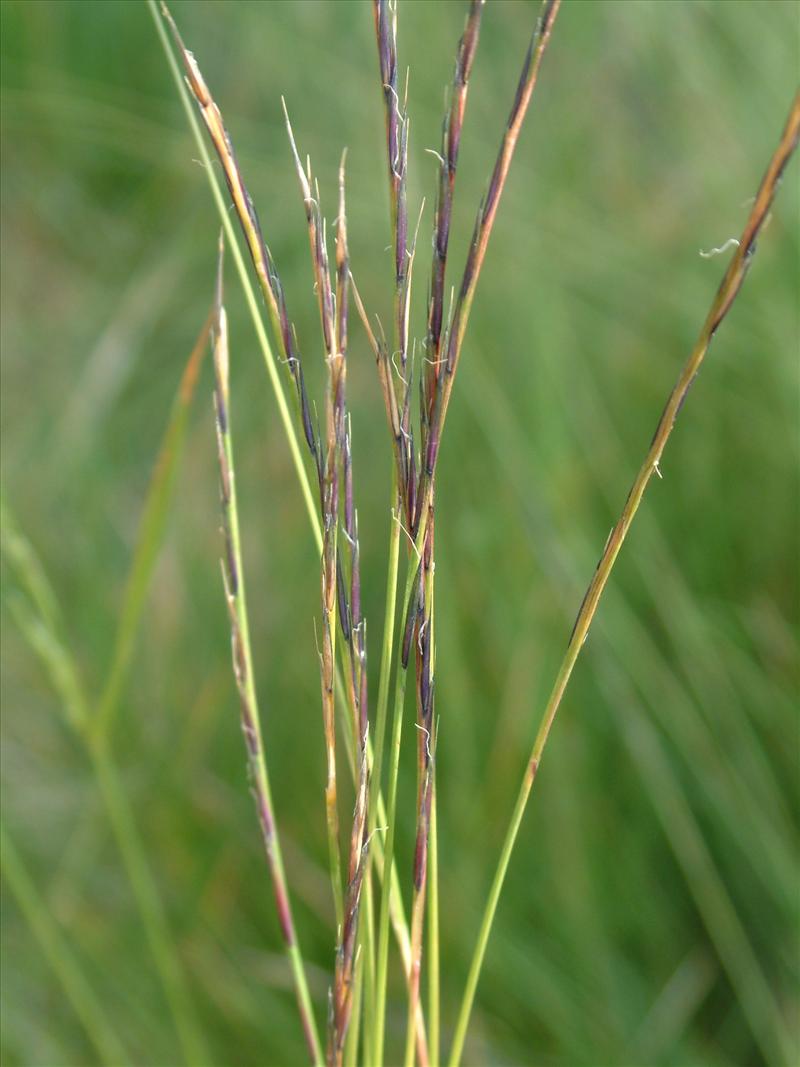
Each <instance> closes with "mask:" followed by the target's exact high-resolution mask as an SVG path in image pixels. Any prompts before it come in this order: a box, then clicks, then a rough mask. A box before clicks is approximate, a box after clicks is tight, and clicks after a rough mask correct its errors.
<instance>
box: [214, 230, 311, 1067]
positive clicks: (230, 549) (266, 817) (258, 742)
mask: <svg viewBox="0 0 800 1067" xmlns="http://www.w3.org/2000/svg"><path fill="white" fill-rule="evenodd" d="M219 256H220V259H219V274H218V281H217V300H216V312H215V328H214V374H215V390H214V407H215V412H216V430H217V450H218V456H219V468H220V501H221V506H222V527H223V532H224V538H225V555H224V561H223V577H224V580H225V599H226V603H227V605H228V610H229V613H230V620H231V648H232V654H233V668H234V675H235V678H236V685H237V688H238V690H239V698H240V703H241V716H242V732H243V734H244V738H245V743H246V748H247V758H248V766H249V770H250V777H251V781H252V784H253V791H254V795H255V800H256V808H257V812H258V818H259V823H260V826H261V833H262V838H263V842H264V851H265V853H266V857H267V863H268V865H269V870H270V876H271V879H272V884H273V889H274V892H275V903H276V906H277V910H278V919H279V923H280V927H281V933H282V935H283V939H284V943H285V947H286V955H287V958H288V961H289V967H290V970H291V973H292V979H293V982H294V986H295V993H296V996H297V1005H298V1009H299V1012H300V1019H301V1023H302V1027H303V1033H304V1036H305V1040H306V1045H307V1046H308V1051H309V1054H310V1056H311V1059H312V1062H313V1063H315V1064H321V1063H322V1047H321V1045H320V1041H319V1036H318V1034H317V1027H316V1023H315V1021H314V1011H313V1007H312V1004H311V997H310V994H309V990H308V983H307V981H306V975H305V968H304V965H303V957H302V953H301V951H300V946H299V944H298V941H297V934H296V932H295V925H294V918H293V916H292V908H291V902H290V898H289V889H288V885H287V881H286V873H285V869H284V865H283V855H282V852H281V846H280V838H279V835H278V829H277V825H276V821H275V815H274V807H273V803H272V792H271V788H270V783H269V774H268V771H267V761H266V756H265V752H264V742H263V737H262V734H261V718H260V714H259V708H258V696H257V694H256V687H255V676H254V674H253V656H252V649H251V645H250V627H249V620H248V614H247V599H246V592H245V578H244V566H243V560H242V546H241V536H240V532H239V509H238V504H237V496H236V476H235V466H234V460H233V444H232V440H231V419H230V402H229V401H230V391H229V355H228V329H227V316H226V313H225V307H224V304H223V298H222V256H223V245H222V237H221V236H220V249H219Z"/></svg>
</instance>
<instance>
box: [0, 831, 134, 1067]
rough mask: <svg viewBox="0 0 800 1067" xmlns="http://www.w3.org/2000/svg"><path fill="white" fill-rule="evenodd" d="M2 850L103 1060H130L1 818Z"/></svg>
mask: <svg viewBox="0 0 800 1067" xmlns="http://www.w3.org/2000/svg"><path fill="white" fill-rule="evenodd" d="M0 853H1V854H2V873H3V877H4V878H5V880H6V882H7V883H8V886H9V888H10V890H11V892H12V894H13V896H14V899H15V900H16V902H17V906H18V907H19V910H20V911H21V912H22V914H23V915H24V916H25V918H26V920H27V922H28V925H29V926H30V928H31V931H32V932H33V935H34V937H35V938H36V940H37V941H38V943H39V947H40V948H41V950H42V952H43V954H44V955H45V956H46V957H47V961H48V963H49V964H50V966H51V967H52V969H53V971H54V973H55V974H56V976H57V978H58V980H59V981H60V983H61V986H62V988H63V990H64V995H65V997H66V998H67V1000H68V1001H69V1003H70V1004H71V1006H72V1009H73V1011H74V1012H75V1014H76V1015H77V1016H78V1018H79V1019H80V1022H81V1025H82V1026H83V1028H84V1030H85V1031H86V1036H87V1037H88V1038H89V1040H90V1041H91V1043H92V1044H93V1045H94V1047H95V1049H96V1051H97V1054H98V1056H99V1057H100V1060H101V1061H102V1062H104V1063H106V1064H108V1065H109V1067H113V1065H115V1064H123V1063H130V1059H129V1057H128V1056H127V1055H126V1054H125V1050H124V1049H123V1047H122V1045H121V1043H120V1041H119V1038H118V1037H117V1035H116V1033H115V1032H114V1030H113V1029H112V1028H111V1026H110V1025H109V1023H108V1020H107V1019H106V1016H105V1014H104V1013H103V1009H102V1008H101V1006H100V1004H99V1002H98V1001H97V999H96V997H95V995H94V992H93V990H92V988H91V986H90V985H89V983H88V981H87V980H86V976H85V975H84V973H83V971H82V970H81V968H80V965H79V963H78V961H77V960H76V959H75V957H74V956H73V954H72V951H71V950H70V948H69V945H68V944H67V942H66V941H65V940H64V938H63V937H62V935H61V931H60V930H59V928H58V925H57V924H56V922H55V920H54V919H53V918H52V916H51V915H50V912H49V911H48V909H47V904H46V902H45V901H44V900H42V898H41V897H40V896H39V893H38V891H37V889H36V884H35V882H34V880H33V878H32V877H31V876H30V874H29V873H28V871H27V869H26V867H25V864H24V863H23V860H22V857H21V856H20V854H19V852H17V847H16V845H15V844H14V842H13V840H12V839H11V835H10V834H9V833H8V831H7V830H6V828H5V826H4V825H3V824H2V822H0Z"/></svg>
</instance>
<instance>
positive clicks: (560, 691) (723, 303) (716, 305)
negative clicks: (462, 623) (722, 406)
mask: <svg viewBox="0 0 800 1067" xmlns="http://www.w3.org/2000/svg"><path fill="white" fill-rule="evenodd" d="M798 138H800V94H798V95H796V96H795V98H794V100H793V102H792V107H791V110H790V113H789V118H788V120H787V122H786V126H785V127H784V130H783V134H782V136H781V139H780V142H779V144H778V147H777V148H776V150H775V153H774V154H773V157H772V159H771V160H770V163H769V166H768V167H767V170H766V173H765V175H764V178H763V179H762V182H761V185H760V187H759V190H758V193H757V194H756V197H755V200H754V202H753V206H752V208H751V211H750V216H749V218H748V220H747V223H746V224H745V228H744V231H743V232H742V236H741V239H740V240H739V242H738V247H737V249H736V252H735V254H734V255H733V256H732V258H731V261H730V264H729V266H728V269H727V270H726V272H725V276H724V277H723V279H722V283H721V284H720V287H719V289H718V290H717V294H716V296H715V298H714V301H713V303H712V305H711V309H710V311H709V313H708V315H707V316H706V320H705V322H704V323H703V326H702V329H701V330H700V334H699V336H698V339H697V342H696V343H695V346H694V348H693V349H692V351H691V353H690V355H689V358H688V359H687V360H686V363H685V364H684V366H683V368H682V370H681V372H680V374H679V376H678V380H677V382H676V384H675V387H674V388H673V390H672V392H671V393H670V395H669V398H668V400H667V403H666V406H665V407H664V411H663V413H662V415H661V418H660V419H659V422H658V426H657V427H656V431H655V434H654V435H653V439H652V441H651V443H650V447H649V448H648V450H647V455H646V456H645V459H644V462H643V463H642V466H641V467H640V469H639V472H638V474H637V475H636V478H635V479H634V482H633V485H632V487H631V490H630V492H629V494H628V499H627V500H626V502H625V506H624V508H623V509H622V514H621V515H620V517H619V520H618V521H617V524H616V526H615V527H614V529H613V530H612V531H611V534H610V535H609V538H608V540H607V542H606V545H605V548H604V549H603V553H602V555H601V557H600V561H599V562H598V564H597V568H596V570H595V573H594V575H593V577H592V580H591V582H590V583H589V588H588V589H587V590H586V595H585V596H584V598H583V603H582V604H581V606H580V609H579V611H578V617H577V619H576V620H575V626H574V627H573V630H572V634H571V636H570V640H569V644H568V645H567V650H566V652H565V654H564V659H563V661H562V663H561V667H560V668H559V671H558V675H557V677H556V681H555V684H554V686H553V690H552V692H551V694H550V698H549V700H548V701H547V705H546V707H545V709H544V712H543V715H542V720H541V725H540V727H539V731H538V733H537V735H536V739H535V741H534V743H533V748H532V750H531V754H530V756H529V759H528V763H527V765H526V767H525V772H524V774H523V776H522V782H521V784H520V788H519V793H518V796H517V801H516V804H515V805H514V810H513V812H512V815H511V821H510V823H509V826H508V829H507V831H506V836H505V840H504V842H503V847H502V849H501V852H500V859H499V862H498V864H497V869H496V872H495V876H494V880H493V882H492V886H491V889H490V891H489V898H488V901H487V904H486V909H485V911H484V915H483V920H482V922H481V926H480V931H479V933H478V941H477V944H476V946H475V951H474V954H473V957H472V963H471V965H470V969H469V975H468V977H467V984H466V989H465V990H464V997H463V1000H462V1003H461V1010H460V1012H459V1016H458V1022H457V1024H456V1031H455V1037H454V1039H453V1048H452V1051H451V1055H450V1067H457V1065H458V1064H459V1062H460V1060H461V1055H462V1052H463V1048H464V1041H465V1038H466V1033H467V1026H468V1025H469V1017H470V1013H471V1010H472V1004H473V1001H474V999H475V991H476V989H477V986H478V978H479V975H480V970H481V966H482V964H483V958H484V955H485V954H486V946H487V944H488V941H489V934H490V932H491V928H492V923H493V921H494V916H495V912H496V911H497V903H498V901H499V899H500V893H501V891H502V888H503V882H504V881H505V876H506V872H507V871H508V864H509V861H510V859H511V853H512V851H513V849H514V843H515V841H516V838H517V834H518V833H519V828H520V825H521V823H522V817H523V815H524V814H525V807H526V805H527V802H528V797H529V795H530V791H531V788H532V787H533V782H534V778H535V777H536V772H537V770H538V767H539V762H540V760H541V758H542V753H543V752H544V747H545V745H546V743H547V738H548V736H549V734H550V729H551V727H552V725H553V720H554V719H555V716H556V713H557V711H558V708H559V706H560V704H561V700H562V698H563V696H564V692H565V690H566V688H567V684H568V683H569V679H570V676H571V674H572V670H573V668H574V666H575V663H576V661H577V659H578V656H579V655H580V651H581V648H582V647H583V644H584V642H585V640H586V638H587V636H588V633H589V627H590V626H591V623H592V619H593V618H594V615H595V612H596V611H597V606H598V604H599V602H600V598H601V596H602V594H603V590H604V589H605V587H606V583H607V582H608V579H609V577H610V575H611V571H612V569H613V567H614V563H615V561H616V559H617V556H618V555H619V551H620V549H621V548H622V544H623V541H624V540H625V536H626V534H627V532H628V530H629V528H630V525H631V523H632V521H633V518H634V516H635V515H636V511H637V510H638V507H639V504H640V503H641V500H642V497H643V496H644V492H645V489H646V488H647V485H648V483H649V482H650V479H651V478H652V477H653V475H654V474H656V473H658V472H659V462H660V460H661V456H662V453H663V451H664V448H665V446H666V443H667V441H668V439H669V436H670V434H671V433H672V428H673V426H674V425H675V420H676V418H677V416H678V413H679V411H680V409H681V407H682V406H683V403H684V401H685V400H686V397H687V396H688V393H689V389H690V388H691V385H692V383H693V381H694V379H695V377H696V376H697V373H698V371H699V370H700V367H701V365H702V362H703V359H704V358H705V355H706V352H707V351H708V347H709V345H710V344H711V341H712V339H713V337H714V335H715V334H716V332H717V330H718V329H719V327H720V325H721V323H722V321H723V319H724V318H725V316H726V315H727V313H728V311H729V310H730V308H731V305H732V304H733V302H734V300H735V299H736V296H737V295H738V293H739V291H740V289H741V286H742V283H743V282H744V279H745V276H746V274H747V270H748V268H749V266H750V262H751V259H752V255H753V252H754V250H755V246H756V242H757V240H758V236H759V233H760V231H761V229H762V227H763V225H764V223H765V221H766V219H767V217H768V216H769V211H770V208H771V206H772V201H773V199H774V197H775V193H776V191H777V188H778V184H779V182H780V178H781V176H782V174H783V171H784V169H785V167H786V164H787V163H788V161H789V159H790V158H791V156H792V154H793V152H794V150H795V148H796V147H797V143H798Z"/></svg>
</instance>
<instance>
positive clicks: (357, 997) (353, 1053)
mask: <svg viewBox="0 0 800 1067" xmlns="http://www.w3.org/2000/svg"><path fill="white" fill-rule="evenodd" d="M363 998H364V953H363V952H361V953H359V956H358V959H357V960H356V966H355V976H354V978H353V1009H352V1012H351V1014H350V1025H349V1026H348V1028H347V1037H346V1038H345V1043H344V1067H357V1064H358V1048H359V1041H360V1039H361V1012H362V1010H363V1008H362V1002H363Z"/></svg>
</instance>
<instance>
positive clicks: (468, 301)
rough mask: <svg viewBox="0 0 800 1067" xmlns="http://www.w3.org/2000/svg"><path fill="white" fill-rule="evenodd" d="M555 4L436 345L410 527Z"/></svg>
mask: <svg viewBox="0 0 800 1067" xmlns="http://www.w3.org/2000/svg"><path fill="white" fill-rule="evenodd" d="M560 3H561V0H544V3H543V4H542V8H541V11H540V14H539V18H538V19H537V21H536V26H535V28H534V32H533V36H532V38H531V41H530V44H529V46H528V51H527V53H526V56H525V61H524V63H523V66H522V73H521V74H520V79H519V84H518V86H517V92H516V96H515V98H514V103H513V105H512V107H511V112H510V114H509V117H508V121H507V123H506V129H505V132H504V134H503V139H502V142H501V144H500V150H499V152H498V155H497V160H496V162H495V166H494V171H493V173H492V177H491V180H490V181H489V188H488V190H487V192H486V195H485V196H484V198H483V199H482V201H481V204H480V207H479V208H478V215H477V218H476V220H475V228H474V232H473V237H472V242H471V244H470V248H469V252H468V254H467V262H466V266H465V267H464V274H463V277H462V279H461V286H460V289H459V293H458V297H457V299H456V304H455V309H454V312H453V320H452V323H451V324H450V326H449V327H448V330H447V337H446V339H445V341H444V342H443V345H442V351H443V352H444V353H445V355H444V357H443V358H444V361H445V362H444V365H443V366H444V371H443V373H440V375H439V385H438V387H437V388H436V391H435V394H434V398H433V401H432V406H431V410H430V415H429V420H428V421H429V426H428V432H427V436H426V443H425V456H424V462H423V465H422V470H421V471H420V479H419V481H420V484H419V489H418V492H417V499H416V514H415V526H416V525H418V524H419V522H420V519H421V516H423V515H424V514H425V511H426V510H427V509H428V507H429V506H430V497H431V496H432V491H433V479H434V475H435V470H436V461H437V458H438V455H439V446H440V444H441V437H442V431H443V429H444V421H445V417H446V414H447V407H448V404H449V402H450V396H451V394H452V391H453V383H454V381H455V375H456V370H457V369H458V362H459V359H460V356H461V350H462V346H463V343H464V336H465V334H466V329H467V324H468V322H469V315H470V310H471V308H472V301H473V298H474V296H475V289H476V287H477V284H478V278H479V277H480V273H481V269H482V267H483V263H484V261H485V258H486V249H487V247H488V244H489V238H490V237H491V233H492V229H493V227H494V221H495V217H496V215H497V208H498V205H499V203H500V199H501V196H502V192H503V189H504V187H505V183H506V178H507V177H508V171H509V168H510V166H511V160H512V159H513V156H514V150H515V148H516V146H517V140H518V138H519V133H520V130H521V128H522V123H523V121H524V119H525V115H526V114H527V111H528V106H529V104H530V101H531V96H532V94H533V90H534V88H535V85H536V79H537V76H538V74H539V68H540V66H541V62H542V58H543V56H544V53H545V50H546V49H547V45H548V42H549V40H550V35H551V33H552V29H553V24H554V23H555V20H556V16H557V15H558V9H559V5H560Z"/></svg>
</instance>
